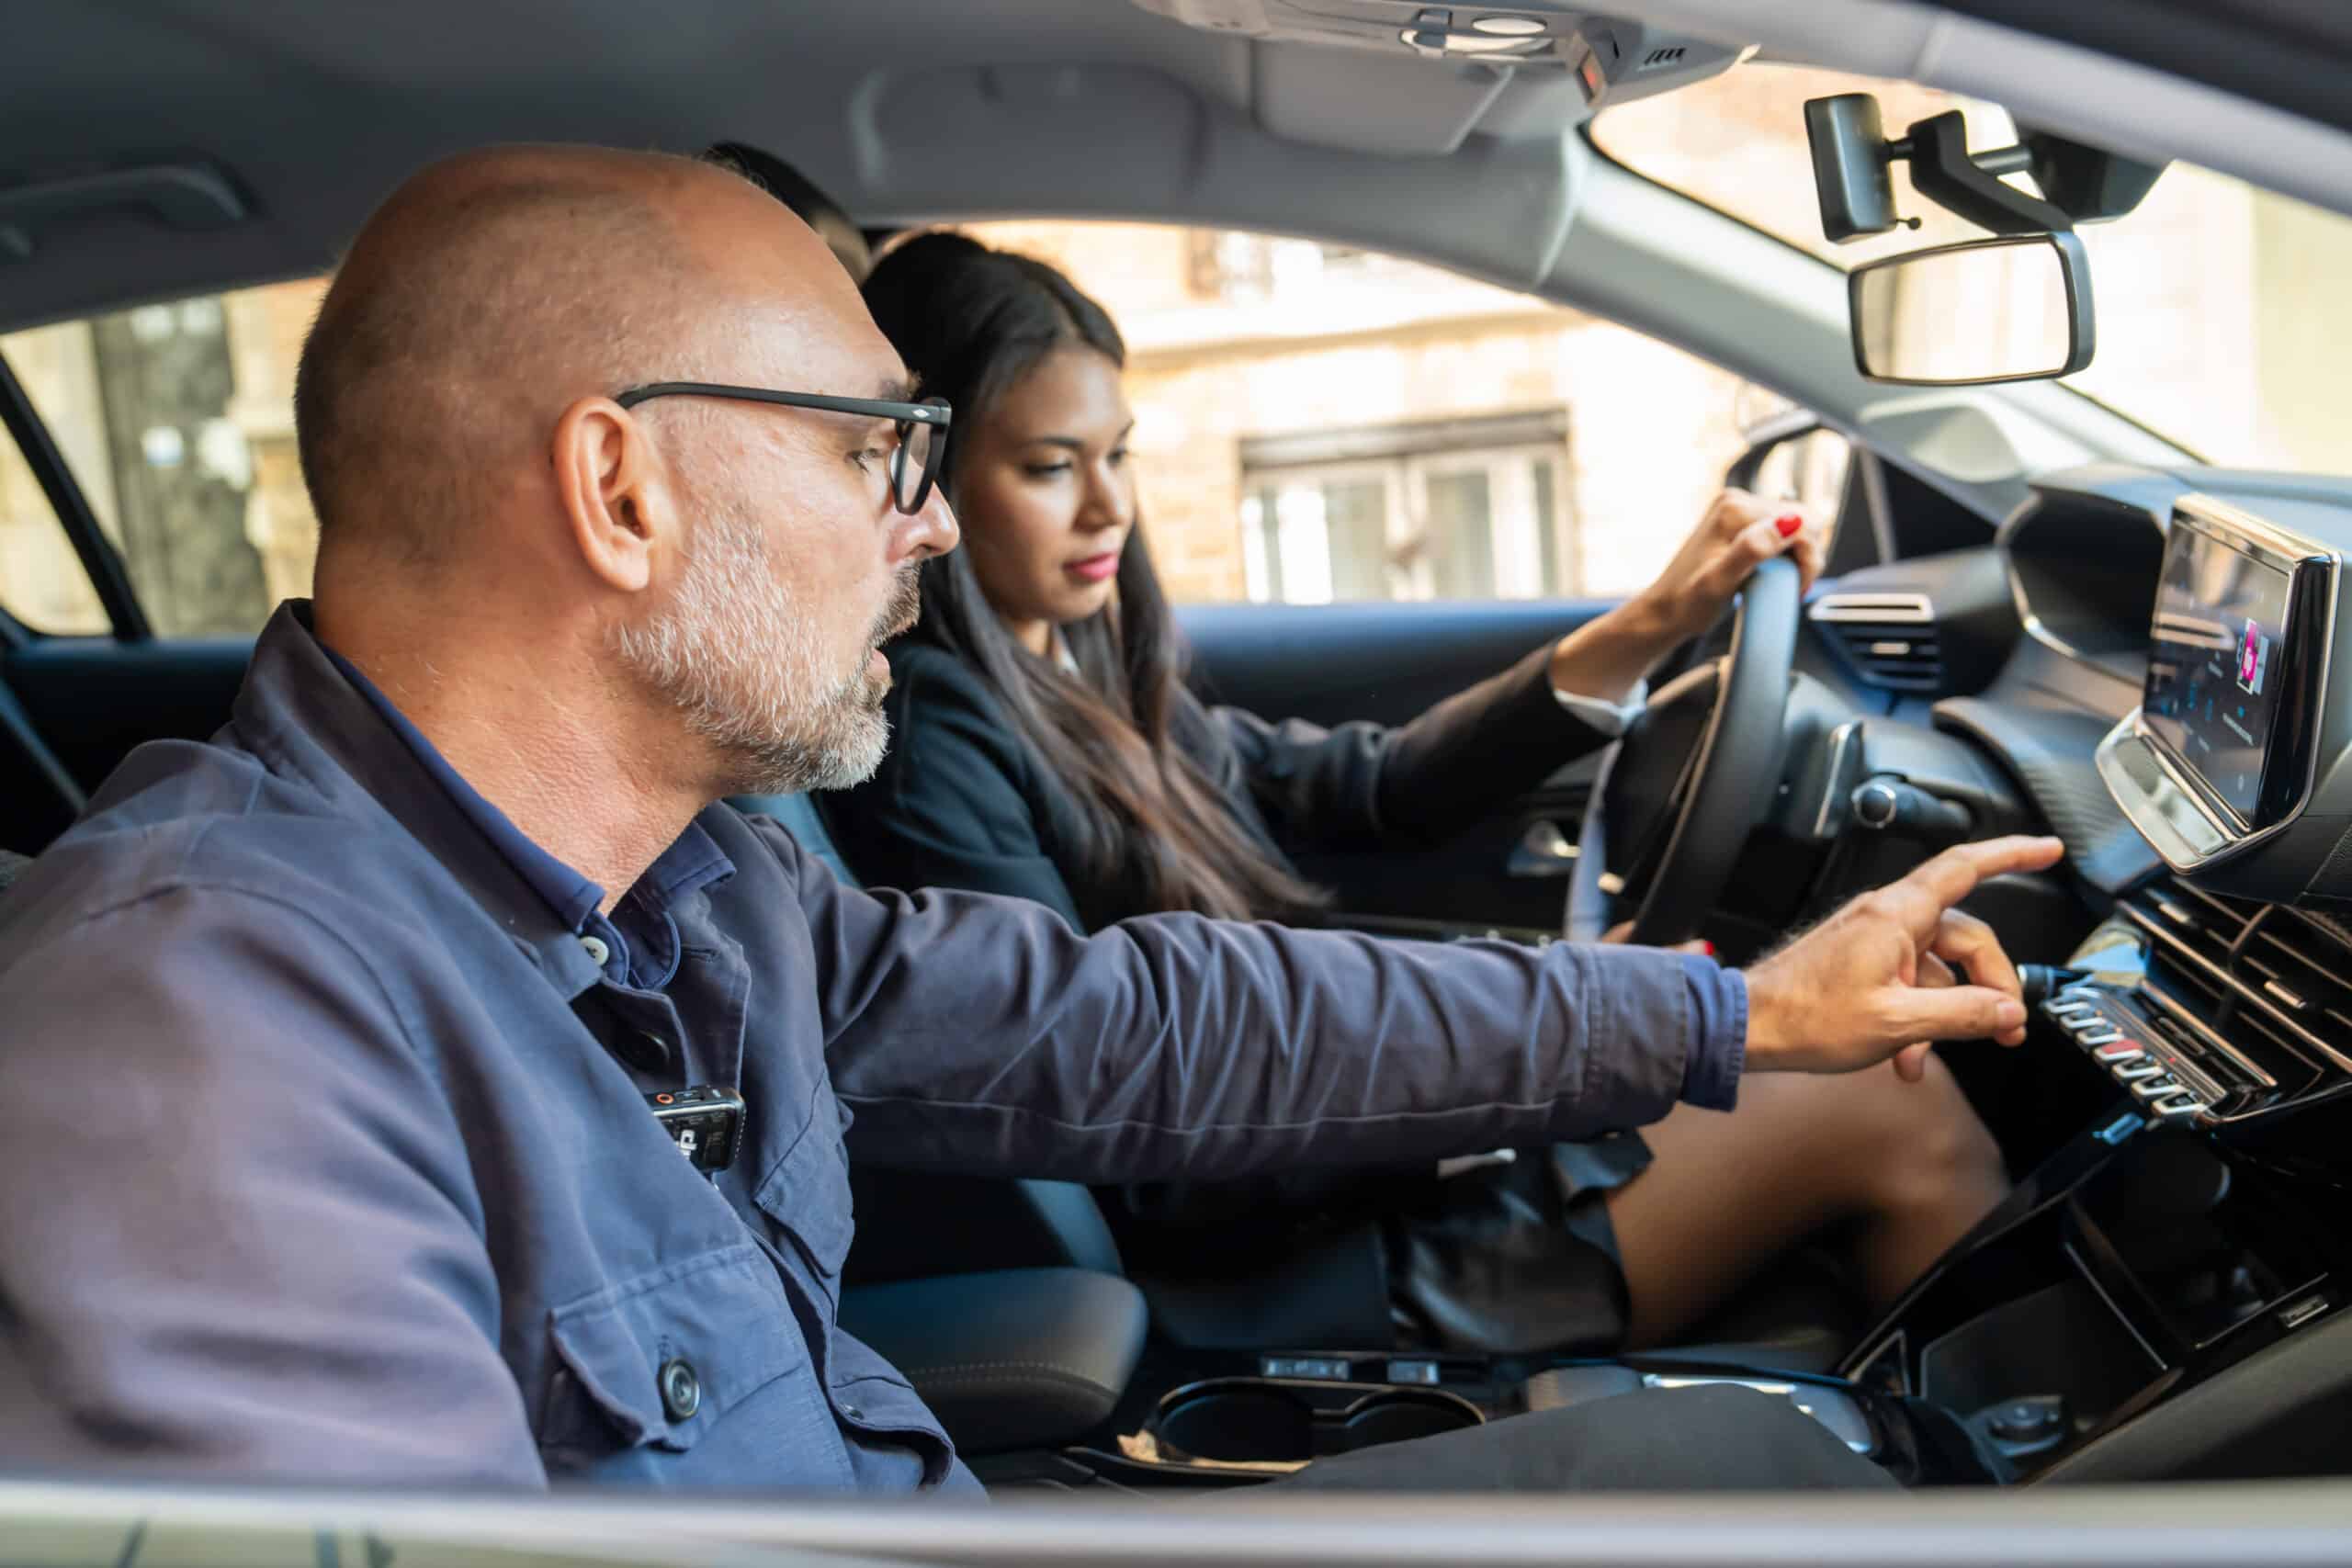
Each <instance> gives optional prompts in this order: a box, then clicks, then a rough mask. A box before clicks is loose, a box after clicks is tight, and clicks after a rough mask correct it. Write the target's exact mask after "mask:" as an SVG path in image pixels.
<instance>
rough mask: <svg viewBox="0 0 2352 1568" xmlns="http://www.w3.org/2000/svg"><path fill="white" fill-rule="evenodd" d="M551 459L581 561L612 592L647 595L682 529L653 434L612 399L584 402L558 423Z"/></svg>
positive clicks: (566, 521) (565, 518) (559, 493)
mask: <svg viewBox="0 0 2352 1568" xmlns="http://www.w3.org/2000/svg"><path fill="white" fill-rule="evenodd" d="M549 455H550V457H552V459H553V461H554V465H555V488H556V498H557V501H558V502H559V504H560V507H561V509H562V513H563V518H564V521H565V523H566V524H567V525H569V527H570V530H571V542H572V544H573V545H574V546H575V547H577V548H578V549H579V551H580V558H581V559H582V562H583V563H584V564H585V565H586V566H587V568H588V570H590V571H592V572H594V573H595V574H596V576H597V577H599V578H601V579H603V580H604V581H605V582H606V583H608V584H609V585H611V586H612V587H614V588H616V589H619V590H620V591H621V592H626V593H636V592H643V591H644V590H645V589H646V588H647V587H648V586H649V585H650V584H651V582H652V581H653V578H654V575H655V572H656V570H657V560H658V558H660V557H662V556H663V555H666V554H668V553H671V552H673V551H674V550H675V549H676V548H677V545H678V535H679V531H680V528H681V526H682V520H681V518H680V517H679V515H678V508H677V505H676V502H675V499H674V492H673V491H672V490H671V488H670V486H669V485H668V483H667V482H665V479H664V476H663V471H662V463H661V461H660V460H659V459H658V457H656V456H655V454H654V451H653V443H652V439H651V433H650V431H648V430H647V429H646V427H645V425H644V423H642V422H641V421H639V420H638V419H637V418H636V417H635V416H634V415H632V414H631V413H630V412H628V410H627V409H624V408H622V407H621V406H620V405H619V404H618V403H616V402H615V401H613V400H611V399H610V398H582V400H580V401H578V402H576V403H574V404H572V405H571V407H570V408H568V409H566V410H564V411H563V416H562V417H561V418H560V419H559V420H557V421H556V426H555V436H554V440H553V443H552V446H551V450H550V454H549Z"/></svg>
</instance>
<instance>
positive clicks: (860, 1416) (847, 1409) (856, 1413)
mask: <svg viewBox="0 0 2352 1568" xmlns="http://www.w3.org/2000/svg"><path fill="white" fill-rule="evenodd" d="M842 1415H844V1416H848V1417H849V1418H850V1419H851V1420H853V1421H863V1420H865V1411H863V1410H860V1409H859V1408H858V1407H857V1406H856V1405H854V1404H847V1403H843V1404H842Z"/></svg>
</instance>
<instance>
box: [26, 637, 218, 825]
mask: <svg viewBox="0 0 2352 1568" xmlns="http://www.w3.org/2000/svg"><path fill="white" fill-rule="evenodd" d="M253 650H254V645H253V641H252V639H251V638H241V637H221V638H202V639H193V638H191V639H177V638H167V637H152V638H141V639H139V640H136V641H117V640H116V639H115V638H113V637H35V638H31V639H28V640H27V641H25V642H23V643H20V644H18V645H17V646H16V647H14V648H11V649H7V650H6V654H5V655H0V671H5V676H6V682H7V686H8V689H9V691H10V692H11V693H13V694H15V696H16V698H17V702H18V703H19V704H20V705H22V706H23V708H24V711H25V716H26V717H27V718H28V719H29V720H30V721H31V724H32V727H33V729H34V730H35V732H36V733H38V734H39V735H40V738H41V739H42V740H43V741H45V742H47V743H48V745H49V748H50V750H52V751H54V752H55V753H56V754H57V758H58V760H59V761H62V763H63V764H64V765H65V769H66V771H67V772H68V773H72V774H73V776H74V779H75V780H76V781H78V782H79V783H80V784H81V785H82V787H83V788H84V789H85V790H95V789H96V788H97V786H98V784H100V783H101V782H102V781H103V780H104V779H105V778H106V776H107V774H108V773H112V772H113V771H114V769H115V767H116V765H117V764H118V763H119V762H120V761H122V760H123V758H124V757H126V756H128V755H129V754H130V750H131V749H132V748H133V747H135V746H137V745H138V744H139V743H140V742H141V741H142V740H157V739H185V740H201V739H206V738H207V737H209V736H210V735H211V734H212V732H213V731H214V730H217V729H219V728H220V727H221V726H222V725H223V724H225V723H227V722H228V719H229V710H230V707H231V705H232V704H233V703H234V702H235V700H236V695H237V688H238V686H239V684H240V683H241V682H243V680H244V676H245V665H246V663H247V661H248V660H251V659H252V657H253Z"/></svg>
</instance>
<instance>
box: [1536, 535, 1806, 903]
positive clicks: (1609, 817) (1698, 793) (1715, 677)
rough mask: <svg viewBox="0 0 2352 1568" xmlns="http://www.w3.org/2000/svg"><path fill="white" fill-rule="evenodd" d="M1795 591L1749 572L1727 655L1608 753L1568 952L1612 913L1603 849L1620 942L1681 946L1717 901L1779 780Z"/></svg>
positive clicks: (1678, 687)
mask: <svg viewBox="0 0 2352 1568" xmlns="http://www.w3.org/2000/svg"><path fill="white" fill-rule="evenodd" d="M1799 589H1800V584H1799V580H1798V576H1797V570H1796V567H1795V565H1794V564H1793V563H1792V562H1791V561H1789V560H1787V559H1785V558H1774V559H1771V560H1768V561H1766V562H1764V563H1763V564H1762V565H1761V566H1759V567H1758V568H1757V570H1756V572H1755V574H1754V575H1753V576H1751V577H1750V578H1749V579H1748V581H1747V585H1746V586H1745V587H1744V588H1742V589H1741V591H1740V594H1739V599H1738V603H1737V605H1736V608H1735V610H1734V611H1733V615H1732V633H1731V651H1730V652H1729V653H1728V654H1727V655H1725V656H1724V658H1723V659H1722V660H1718V661H1716V662H1715V664H1714V665H1713V666H1712V667H1709V666H1706V665H1699V666H1694V667H1693V668H1691V669H1690V670H1687V671H1683V673H1682V674H1680V675H1679V676H1677V677H1676V678H1675V679H1674V680H1673V681H1672V682H1668V684H1667V685H1666V686H1664V687H1662V688H1661V689H1660V690H1659V691H1658V693H1657V694H1656V696H1654V697H1653V699H1652V708H1651V712H1650V713H1649V714H1648V715H1646V716H1645V719H1644V722H1643V723H1641V724H1639V725H1637V726H1635V727H1634V729H1633V730H1632V731H1631V732H1630V733H1629V734H1628V735H1627V736H1626V737H1625V738H1624V739H1622V740H1620V741H1618V742H1617V743H1616V745H1614V746H1613V747H1611V750H1610V753H1609V755H1608V756H1607V757H1606V758H1605V759H1604V760H1603V762H1602V767H1601V773H1600V780H1599V783H1598V784H1597V786H1596V788H1595V789H1594V791H1593V796H1592V804H1591V805H1590V806H1589V807H1588V808H1587V811H1586V822H1585V829H1584V833H1583V835H1582V839H1583V843H1582V846H1581V850H1582V852H1581V853H1579V855H1578V857H1577V873H1576V876H1575V878H1574V879H1573V882H1572V885H1571V886H1570V888H1569V893H1568V908H1567V912H1566V919H1565V921H1564V930H1565V932H1566V935H1567V936H1568V937H1569V938H1570V940H1573V941H1585V942H1589V941H1593V940H1597V938H1598V937H1599V935H1600V931H1604V930H1606V929H1607V927H1608V924H1609V916H1610V914H1611V912H1613V910H1612V901H1611V898H1610V896H1609V895H1608V894H1607V893H1606V892H1605V891H1603V889H1602V887H1601V886H1600V879H1601V877H1602V875H1603V874H1606V873H1607V872H1608V871H1609V870H1610V869H1611V857H1610V853H1609V850H1610V846H1611V844H1612V843H1622V844H1623V845H1624V849H1623V850H1621V851H1620V854H1619V861H1618V863H1620V864H1622V865H1623V866H1625V867H1626V868H1627V869H1626V871H1625V872H1624V875H1625V877H1626V883H1625V886H1626V887H1627V889H1628V890H1629V891H1631V892H1633V893H1634V894H1635V895H1636V896H1637V897H1638V899H1639V908H1638V912H1637V913H1636V914H1635V915H1634V924H1633V932H1632V935H1631V937H1630V938H1629V940H1630V941H1632V942H1636V943H1640V944H1644V945H1651V946H1666V945H1668V944H1670V943H1673V942H1682V941H1686V940H1688V939H1689V938H1691V937H1692V936H1694V935H1696V934H1697V933H1698V929H1699V924H1700V921H1701V920H1702V919H1704V917H1705V916H1706V914H1707V912H1708V911H1709V910H1710V909H1712V908H1714V907H1715V905H1716V903H1717V902H1718V901H1719V900H1720V899H1721V897H1722V896H1723V891H1724V886H1725V885H1726V884H1727V883H1728V882H1729V881H1730V879H1731V872H1732V867H1733V865H1734V863H1736V861H1737V860H1738V858H1739V852H1740V851H1741V849H1742V848H1743V847H1744V846H1745V845H1746V843H1747V837H1748V835H1749V834H1750V833H1751V832H1753V831H1754V830H1755V829H1756V826H1757V824H1758V822H1760V821H1761V820H1762V819H1763V818H1764V815H1765V812H1766V809H1767V808H1768V807H1770V803H1771V801H1772V797H1773V791H1774V788H1775V786H1776V784H1777V783H1778V780H1779V777H1780V768H1781V756H1782V748H1783V745H1784V744H1785V741H1784V736H1783V726H1784V724H1785V722H1786V716H1787V712H1788V699H1789V674H1790V671H1791V670H1792V667H1793V666H1794V663H1795V660H1796V638H1797V626H1798V622H1799V612H1800V609H1801V605H1800V604H1799V599H1800V592H1799ZM1709 686H1712V687H1713V692H1712V694H1711V696H1710V694H1708V693H1707V692H1706V688H1707V687H1709ZM1702 703H1703V711H1702V710H1701V704H1702ZM1621 821H1622V822H1623V823H1625V824H1627V825H1628V826H1629V827H1630V828H1631V834H1630V838H1628V837H1626V830H1625V829H1623V828H1621V827H1620V826H1619V823H1620V822H1621ZM1627 850H1629V851H1630V853H1626V852H1625V851H1627Z"/></svg>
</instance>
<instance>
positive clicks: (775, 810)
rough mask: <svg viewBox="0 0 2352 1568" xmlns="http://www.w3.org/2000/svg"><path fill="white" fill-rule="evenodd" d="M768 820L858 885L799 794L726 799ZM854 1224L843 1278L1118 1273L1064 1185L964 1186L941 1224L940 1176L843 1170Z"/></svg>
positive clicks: (1099, 1224) (1071, 1188) (1102, 1236)
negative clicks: (1013, 1270)
mask: <svg viewBox="0 0 2352 1568" xmlns="http://www.w3.org/2000/svg"><path fill="white" fill-rule="evenodd" d="M729 805H731V806H733V807H736V808H737V809H739V810H741V811H745V812H748V813H750V814H751V815H752V816H755V817H769V818H775V821H776V823H777V825H778V826H780V827H782V828H783V829H784V830H785V831H786V832H787V833H790V834H791V835H792V837H793V839H794V840H796V841H797V842H798V844H799V845H800V847H801V849H803V850H804V851H806V852H808V853H809V854H812V855H814V856H816V857H817V858H818V859H819V860H820V861H822V862H824V863H825V864H826V865H827V866H828V867H830V868H831V871H832V874H834V875H835V876H837V877H839V878H840V879H841V880H842V883H844V884H845V885H847V886H851V887H856V886H861V885H860V883H859V882H858V880H857V878H856V877H855V876H854V875H853V874H851V872H850V869H849V866H848V864H847V863H846V862H844V861H843V860H842V856H841V852H840V851H839V850H838V849H836V848H835V847H834V845H833V837H832V835H831V833H830V832H828V831H826V829H825V819H824V818H823V817H821V816H820V815H819V814H818V811H817V806H816V803H815V802H814V801H812V800H810V799H809V797H808V796H807V795H738V796H736V797H735V798H734V799H733V800H731V801H729ZM850 1191H851V1197H852V1201H853V1202H854V1205H855V1207H856V1212H857V1213H858V1215H859V1218H860V1224H858V1227H857V1239H856V1241H855V1242H854V1244H853V1246H852V1248H851V1251H850V1256H849V1262H848V1263H847V1264H846V1265H845V1266H844V1268H843V1270H842V1276H843V1279H844V1280H848V1281H851V1282H854V1283H863V1284H878V1283H881V1282H884V1281H887V1280H921V1279H927V1278H929V1277H930V1276H932V1275H934V1274H969V1273H977V1272H978V1271H980V1270H983V1269H1003V1268H1006V1267H1008V1266H1015V1267H1022V1268H1062V1269H1092V1270H1094V1271H1095V1272H1096V1273H1100V1274H1124V1273H1125V1271H1126V1270H1125V1268H1124V1266H1123V1265H1122V1263H1121V1261H1120V1258H1119V1247H1118V1243H1117V1242H1115V1241H1114V1240H1113V1239H1112V1236H1111V1227H1110V1226H1109V1225H1108V1224H1104V1223H1103V1210H1102V1207H1101V1205H1099V1204H1097V1203H1096V1202H1095V1201H1094V1194H1093V1193H1091V1192H1090V1191H1088V1190H1086V1189H1085V1188H1083V1187H1081V1186H1080V1185H1079V1184H1077V1183H1076V1182H1072V1181H1036V1180H1020V1181H972V1182H958V1183H956V1200H955V1207H956V1223H955V1224H939V1223H938V1221H939V1220H940V1219H941V1218H943V1217H944V1216H943V1213H942V1211H941V1206H940V1196H939V1195H940V1179H939V1178H938V1177H936V1176H933V1175H931V1174H929V1173H921V1174H918V1173H915V1172H910V1171H901V1170H883V1169H878V1168H875V1167H873V1166H867V1165H858V1164H855V1163H853V1164H852V1165H851V1166H850Z"/></svg>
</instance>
